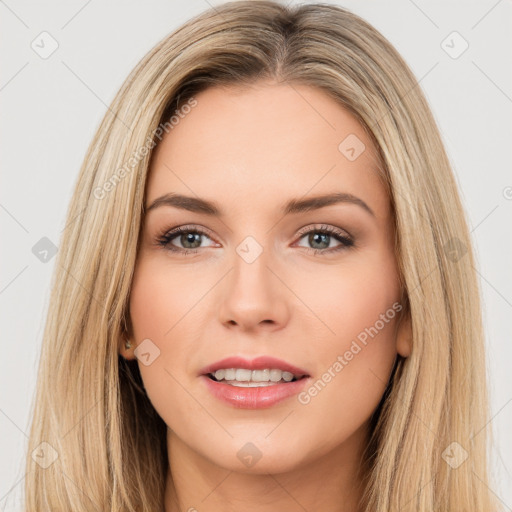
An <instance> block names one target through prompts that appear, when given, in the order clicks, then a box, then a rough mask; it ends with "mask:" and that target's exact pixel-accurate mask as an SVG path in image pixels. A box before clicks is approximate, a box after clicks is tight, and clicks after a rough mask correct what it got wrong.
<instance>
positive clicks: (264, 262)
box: [218, 249, 291, 331]
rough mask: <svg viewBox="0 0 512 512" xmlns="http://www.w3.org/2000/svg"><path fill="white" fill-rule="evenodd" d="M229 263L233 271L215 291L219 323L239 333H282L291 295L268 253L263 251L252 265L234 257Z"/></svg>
mask: <svg viewBox="0 0 512 512" xmlns="http://www.w3.org/2000/svg"><path fill="white" fill-rule="evenodd" d="M232 262H233V267H232V269H231V271H230V272H229V274H228V275H227V276H226V278H225V280H224V283H223V285H222V287H221V288H220V289H219V295H220V296H219V297H218V300H219V302H220V308H219V309H218V311H219V315H220V317H219V318H220V321H221V323H222V324H223V325H225V326H226V327H228V328H230V329H233V328H238V329H240V330H242V331H255V330H258V329H264V330H266V331H275V330H279V329H282V328H283V327H284V326H285V325H286V324H287V323H288V319H289V315H290V309H289V308H290V305H289V303H288V300H289V297H290V295H291V292H290V290H288V288H287V287H286V285H285V284H284V282H285V281H286V280H285V279H283V276H280V275H279V270H278V265H276V264H273V263H272V261H271V258H270V254H269V252H268V251H267V250H266V249H263V252H262V253H261V254H260V255H259V256H258V257H257V258H256V259H255V260H254V261H252V262H250V260H246V259H244V257H242V256H240V255H239V254H238V253H235V256H234V258H233V260H232ZM274 263H275V262H274Z"/></svg>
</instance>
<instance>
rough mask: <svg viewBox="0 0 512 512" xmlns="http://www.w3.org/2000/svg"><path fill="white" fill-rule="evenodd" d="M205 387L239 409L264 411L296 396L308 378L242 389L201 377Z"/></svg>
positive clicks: (204, 376)
mask: <svg viewBox="0 0 512 512" xmlns="http://www.w3.org/2000/svg"><path fill="white" fill-rule="evenodd" d="M201 379H202V380H203V381H204V383H205V385H206V387H207V388H208V390H209V391H210V393H211V394H212V395H213V396H215V397H216V398H218V399H220V400H222V401H224V402H227V403H228V404H230V405H232V406H234V407H236V408H239V409H264V408H267V407H271V406H272V405H275V404H277V403H278V402H281V401H282V400H285V399H286V398H289V397H291V396H293V395H296V394H297V393H299V392H300V390H301V389H302V388H303V387H304V386H305V385H306V381H308V380H309V378H308V377H303V378H302V379H299V380H295V381H293V382H283V383H281V384H274V385H270V386H261V387H254V388H244V387H240V386H231V385H230V384H225V383H222V382H217V381H215V380H212V379H210V378H209V377H207V376H206V375H201Z"/></svg>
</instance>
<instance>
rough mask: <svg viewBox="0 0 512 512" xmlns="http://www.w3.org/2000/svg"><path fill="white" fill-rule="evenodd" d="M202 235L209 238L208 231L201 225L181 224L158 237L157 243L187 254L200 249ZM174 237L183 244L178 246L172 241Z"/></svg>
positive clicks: (170, 249)
mask: <svg viewBox="0 0 512 512" xmlns="http://www.w3.org/2000/svg"><path fill="white" fill-rule="evenodd" d="M202 237H208V238H209V236H208V234H207V233H206V231H205V230H203V229H201V228H200V227H192V226H180V227H178V228H175V229H172V230H170V231H166V232H165V233H164V234H162V235H160V237H159V238H158V239H157V243H158V244H159V245H161V246H162V247H165V248H166V249H168V250H169V251H173V252H179V253H183V254H184V255H186V254H189V253H196V252H198V249H199V248H200V247H201V238H202ZM174 239H177V242H179V243H180V244H181V246H176V245H174V244H173V243H171V242H173V240H174ZM210 247H212V246H210Z"/></svg>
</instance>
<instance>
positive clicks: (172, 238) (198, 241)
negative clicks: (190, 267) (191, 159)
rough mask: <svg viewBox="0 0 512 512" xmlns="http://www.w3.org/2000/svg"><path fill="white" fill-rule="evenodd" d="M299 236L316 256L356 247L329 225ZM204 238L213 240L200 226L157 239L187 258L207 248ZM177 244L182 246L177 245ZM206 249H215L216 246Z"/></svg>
mask: <svg viewBox="0 0 512 512" xmlns="http://www.w3.org/2000/svg"><path fill="white" fill-rule="evenodd" d="M299 235H300V239H302V238H305V237H307V240H306V242H307V243H309V244H310V245H312V246H313V247H304V246H302V245H299V247H303V248H305V249H306V250H308V251H313V253H314V254H318V253H322V254H325V253H333V252H338V251H340V250H343V249H346V248H348V247H352V246H353V245H354V241H353V239H352V238H351V237H350V236H349V235H348V234H347V233H346V232H344V231H341V230H340V229H338V228H335V227H333V226H328V225H322V226H320V227H308V228H305V229H302V230H300V231H299ZM204 237H206V238H208V239H210V240H211V238H210V236H209V235H208V233H207V231H206V230H204V229H202V228H201V227H200V226H180V227H177V228H175V229H171V230H170V231H165V232H164V233H163V234H161V235H160V236H159V237H158V238H157V243H158V245H161V246H162V247H164V248H165V249H167V250H169V251H172V252H176V253H181V254H183V255H184V256H186V255H187V254H194V253H197V252H199V249H200V248H204V247H205V246H202V238H204ZM333 241H334V242H336V241H337V242H338V243H339V245H338V246H335V247H332V242H333ZM176 242H177V243H179V244H180V245H175V243H176ZM206 247H214V245H213V244H212V245H209V246H206Z"/></svg>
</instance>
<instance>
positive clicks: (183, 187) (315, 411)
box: [120, 82, 410, 473]
mask: <svg viewBox="0 0 512 512" xmlns="http://www.w3.org/2000/svg"><path fill="white" fill-rule="evenodd" d="M195 99H196V101H197V104H195V106H194V107H193V108H191V109H189V111H188V113H187V114H186V115H184V116H182V118H180V121H179V123H178V124H175V125H174V127H173V128H172V130H170V131H169V133H168V134H166V135H165V137H163V139H162V142H161V143H160V144H159V145H158V146H157V148H156V150H155V153H154V156H153V160H152V164H151V168H150V172H149V177H148V183H147V188H146V198H145V204H146V210H147V213H146V216H145V220H144V226H143V235H142V237H143V238H142V241H141V246H140V251H139V254H138V259H137V264H136V268H135V275H134V280H133V286H132V292H131V297H130V323H131V333H130V334H131V337H132V345H134V346H135V347H138V349H137V350H138V353H137V352H135V354H134V352H133V348H132V349H131V351H130V352H127V351H125V350H123V349H120V350H121V353H123V355H124V356H125V357H127V358H133V357H135V356H137V359H138V364H139V368H140V372H141V375H142V378H143V381H144V386H145V388H146V391H147V393H148V396H149V397H150V400H151V402H152V404H153V406H154V407H155V409H156V410H157V412H158V413H159V415H160V416H161V417H162V419H163V420H164V421H165V423H166V424H167V426H168V427H169V428H168V441H169V442H172V443H174V444H175V445H176V446H181V447H182V448H183V450H187V452H188V453H189V454H193V456H194V457H196V458H197V459H198V460H203V461H208V464H213V465H216V466H220V467H222V468H226V469H229V470H233V471H245V472H253V473H269V472H284V471H288V470H291V469H293V468H297V467H299V466H301V465H304V464H311V463H313V462H314V461H315V460H316V459H319V458H321V457H325V456H328V455H329V454H332V453H338V454H343V453H349V452H354V450H358V449H360V448H361V446H362V444H364V442H365V439H366V438H365V435H366V427H367V425H368V420H369V418H370V416H371V414H372V412H373V411H374V410H375V408H376V407H377V405H378V403H379V401H380V399H381V397H382V394H383V392H384V390H385V387H386V384H387V382H388V379H389V376H390V373H391V370H392V367H393V363H394V361H395V358H396V356H397V353H399V354H401V355H403V356H407V355H408V351H409V341H408V340H409V338H410V331H406V330H405V329H406V325H407V324H406V322H398V320H399V317H400V309H401V307H402V305H401V304H400V302H399V301H400V286H399V280H398V271H397V262H396V257H395V253H394V232H393V224H392V212H391V207H390V200H389V197H388V195H387V193H386V190H385V188H384V186H383V185H382V183H381V181H380V179H379V177H378V175H377V158H376V152H375V148H374V147H373V146H372V143H371V141H370V139H369V138H368V137H367V136H366V134H365V132H364V130H363V129H362V127H361V126H360V124H359V123H358V122H357V121H356V119H355V118H354V117H353V116H351V115H350V114H349V113H348V112H347V111H346V110H345V109H343V108H342V107H341V106H340V105H339V104H338V103H337V102H335V101H334V100H333V99H331V98H330V97H329V96H327V95H326V94H325V93H324V92H322V91H320V90H318V89H315V88H311V87H308V86H298V85H293V87H291V86H289V85H276V84H273V83H270V82H257V83H255V84H254V85H253V86H252V87H251V88H245V89H242V88H237V87H226V88H220V87H218V88H211V89H208V90H206V91H204V92H202V93H201V94H199V95H197V96H196V97H195ZM347 137H348V138H347ZM172 195H174V200H173V199H172V198H171V196H172ZM178 195H181V196H187V197H190V198H192V199H190V200H185V199H183V198H181V199H180V198H177V196H178ZM165 196H167V197H166V198H165ZM323 196H329V197H330V198H331V200H329V201H321V200H318V201H316V202H315V201H310V199H312V198H319V197H323ZM333 198H335V199H336V200H333ZM155 201H156V202H155ZM201 201H207V202H208V203H211V204H208V205H205V204H204V203H203V202H201ZM301 205H302V207H301ZM216 210H217V211H216ZM177 228H180V229H181V231H178V232H177V231H176V229H177ZM137 354H138V355H137ZM141 356H142V357H141ZM231 357H233V358H240V359H238V360H233V361H227V362H221V363H219V364H218V365H216V366H213V367H212V366H211V365H215V363H217V362H219V361H221V360H223V359H225V358H231ZM265 357H269V358H275V359H274V360H268V359H267V360H265V359H262V358H265ZM257 358H260V359H259V361H258V360H257ZM255 360H256V362H255ZM258 362H259V363H260V364H259V365H258V364H257V363H258ZM292 367H293V368H292ZM216 368H219V369H221V371H220V373H217V374H216V375H217V376H218V377H219V379H222V377H224V380H220V381H219V382H216V381H214V380H213V379H211V378H210V377H209V376H207V375H205V374H204V373H205V372H208V371H209V370H212V371H213V370H215V369H216ZM231 368H234V371H233V372H231V371H226V372H222V369H227V370H229V369H231ZM237 369H239V370H241V371H240V372H237V371H236V370H237ZM249 370H254V372H251V371H249ZM267 370H274V371H270V372H269V371H267ZM276 370H277V371H276ZM279 370H281V371H279ZM283 370H284V372H285V373H282V372H283ZM289 370H290V371H289ZM287 371H289V373H286V372H287ZM290 374H291V375H293V377H290ZM299 377H301V378H299ZM247 378H251V379H254V380H252V381H251V382H252V384H251V382H246V381H244V380H243V379H247ZM269 378H271V381H270V382H268V379H269ZM272 378H273V379H275V380H278V381H279V382H277V383H276V382H274V381H273V380H272ZM289 378H292V379H293V380H292V381H291V382H287V381H286V380H287V379H289ZM226 379H227V380H228V381H230V382H226ZM236 379H242V380H241V381H239V380H236ZM233 381H234V382H233ZM251 457H252V458H251ZM254 461H256V462H254Z"/></svg>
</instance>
